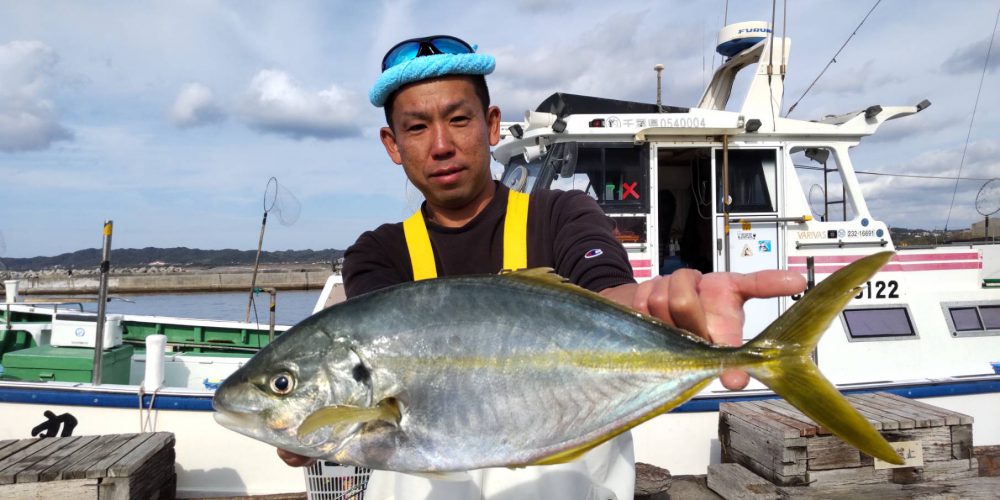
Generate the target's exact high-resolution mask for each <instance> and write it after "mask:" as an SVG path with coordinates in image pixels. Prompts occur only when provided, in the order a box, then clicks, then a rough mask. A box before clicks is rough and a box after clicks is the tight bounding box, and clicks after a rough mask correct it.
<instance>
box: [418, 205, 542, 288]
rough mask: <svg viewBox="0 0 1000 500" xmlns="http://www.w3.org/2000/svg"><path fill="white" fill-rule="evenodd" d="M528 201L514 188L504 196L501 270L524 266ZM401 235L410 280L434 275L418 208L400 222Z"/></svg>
mask: <svg viewBox="0 0 1000 500" xmlns="http://www.w3.org/2000/svg"><path fill="white" fill-rule="evenodd" d="M528 200H529V197H528V195H526V194H524V193H521V192H518V191H514V190H511V191H510V195H509V196H508V197H507V215H506V216H505V218H504V225H503V269H504V270H508V271H515V270H518V269H525V268H527V267H528ZM403 236H404V237H405V238H406V248H407V250H409V252H410V265H411V266H412V267H413V280H414V281H420V280H426V279H432V278H437V275H438V274H437V265H435V264H434V250H433V248H432V247H431V238H430V235H429V234H428V233H427V223H426V222H424V214H423V213H422V212H421V211H420V210H417V212H416V213H414V214H413V215H411V216H410V217H409V218H408V219H406V220H405V221H403Z"/></svg>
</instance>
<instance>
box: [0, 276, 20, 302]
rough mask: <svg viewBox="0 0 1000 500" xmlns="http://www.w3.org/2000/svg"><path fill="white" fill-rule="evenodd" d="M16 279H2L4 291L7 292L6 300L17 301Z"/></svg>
mask: <svg viewBox="0 0 1000 500" xmlns="http://www.w3.org/2000/svg"><path fill="white" fill-rule="evenodd" d="M17 283H18V281H17V280H3V288H4V291H5V292H7V302H8V303H10V302H17Z"/></svg>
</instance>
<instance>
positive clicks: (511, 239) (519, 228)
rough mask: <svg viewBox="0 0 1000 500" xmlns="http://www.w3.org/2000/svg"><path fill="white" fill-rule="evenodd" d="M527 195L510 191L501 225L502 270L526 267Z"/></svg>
mask: <svg viewBox="0 0 1000 500" xmlns="http://www.w3.org/2000/svg"><path fill="white" fill-rule="evenodd" d="M528 199H529V197H528V195H527V194H524V193H522V192H519V191H514V190H513V189H511V190H510V195H509V196H508V197H507V216H506V218H505V219H504V223H503V268H502V269H504V270H508V271H516V270H518V269H526V268H527V267H528Z"/></svg>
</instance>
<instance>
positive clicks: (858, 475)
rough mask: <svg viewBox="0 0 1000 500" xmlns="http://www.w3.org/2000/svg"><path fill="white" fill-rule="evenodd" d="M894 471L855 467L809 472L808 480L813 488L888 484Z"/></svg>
mask: <svg viewBox="0 0 1000 500" xmlns="http://www.w3.org/2000/svg"><path fill="white" fill-rule="evenodd" d="M892 471H893V469H882V470H875V468H874V467H854V468H852V469H831V470H818V471H809V473H808V474H806V478H807V479H808V480H809V483H810V485H811V486H827V485H842V486H857V485H863V484H872V483H887V482H889V479H890V478H891V477H892Z"/></svg>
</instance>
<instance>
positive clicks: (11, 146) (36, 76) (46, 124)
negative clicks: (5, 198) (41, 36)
mask: <svg viewBox="0 0 1000 500" xmlns="http://www.w3.org/2000/svg"><path fill="white" fill-rule="evenodd" d="M58 59H59V58H58V56H57V55H56V53H55V52H54V51H53V50H52V49H51V48H49V47H48V46H47V45H45V44H44V43H41V42H37V41H13V42H9V43H6V44H3V45H0V151H5V152H8V153H11V152H16V151H28V150H38V149H46V148H48V147H49V146H50V145H51V144H52V143H53V142H54V141H58V140H65V139H70V138H72V137H73V134H72V133H71V132H70V131H69V130H67V129H66V128H65V127H63V126H62V125H60V124H59V122H58V121H59V120H58V116H57V114H56V109H55V106H54V105H53V104H52V102H51V101H49V100H48V99H46V96H47V93H48V90H49V85H50V81H51V79H52V71H53V67H54V66H55V64H56V62H57V61H58Z"/></svg>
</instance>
